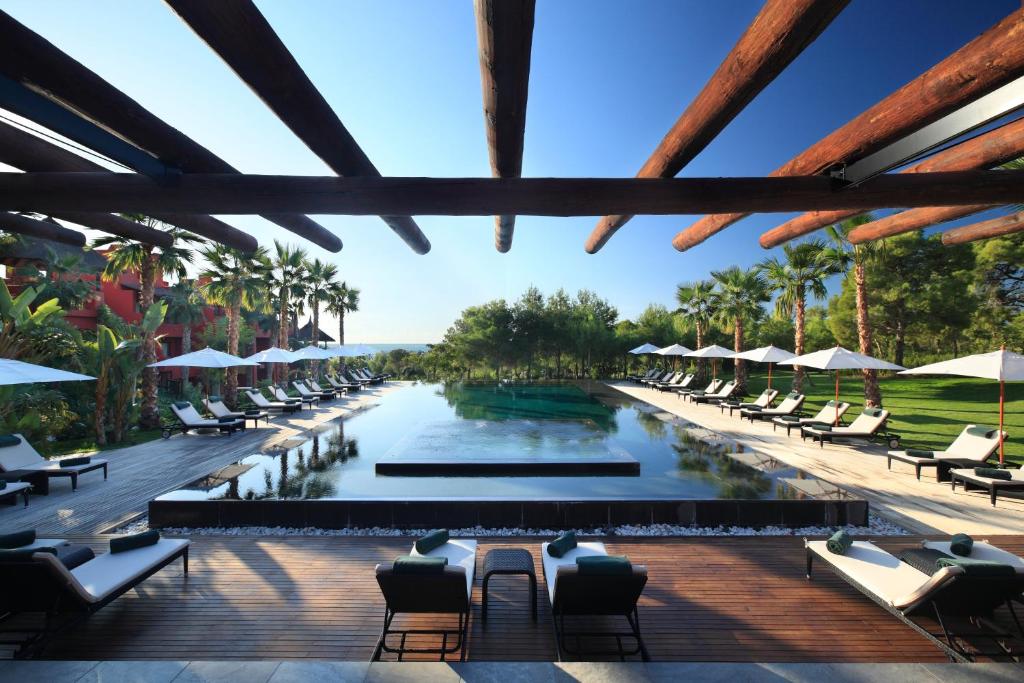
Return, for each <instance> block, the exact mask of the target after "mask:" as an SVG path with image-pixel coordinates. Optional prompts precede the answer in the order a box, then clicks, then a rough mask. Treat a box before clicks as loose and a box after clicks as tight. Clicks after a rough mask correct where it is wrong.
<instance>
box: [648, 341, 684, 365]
mask: <svg viewBox="0 0 1024 683" xmlns="http://www.w3.org/2000/svg"><path fill="white" fill-rule="evenodd" d="M654 353H656V354H657V355H659V356H675V361H674V363H675V367H677V368H678V367H679V356H685V355H686V354H688V353H690V349H688V348H686V347H685V346H683V345H682V344H672V345H670V346H666V347H665V348H663V349H658V350H657V351H655V352H654Z"/></svg>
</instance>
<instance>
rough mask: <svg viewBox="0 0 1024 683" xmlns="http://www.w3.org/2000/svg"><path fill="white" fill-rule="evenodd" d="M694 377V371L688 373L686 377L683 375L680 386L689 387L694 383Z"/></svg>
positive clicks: (681, 387) (682, 387)
mask: <svg viewBox="0 0 1024 683" xmlns="http://www.w3.org/2000/svg"><path fill="white" fill-rule="evenodd" d="M694 377H695V375H694V374H693V373H690V374H688V375H686V377H683V381H682V382H680V383H679V388H680V389H686V388H687V387H689V386H690V385H691V384H693V378H694Z"/></svg>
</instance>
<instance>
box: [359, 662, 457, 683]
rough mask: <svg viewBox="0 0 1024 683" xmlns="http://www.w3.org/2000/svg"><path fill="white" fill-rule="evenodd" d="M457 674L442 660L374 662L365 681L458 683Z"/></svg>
mask: <svg viewBox="0 0 1024 683" xmlns="http://www.w3.org/2000/svg"><path fill="white" fill-rule="evenodd" d="M459 680H460V678H459V674H457V673H456V672H455V670H454V669H453V668H452V665H451V664H448V663H444V662H374V663H373V664H371V665H370V670H369V673H368V674H367V676H366V683H427V682H429V683H458V682H459Z"/></svg>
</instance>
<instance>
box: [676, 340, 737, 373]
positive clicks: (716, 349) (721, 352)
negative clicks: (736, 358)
mask: <svg viewBox="0 0 1024 683" xmlns="http://www.w3.org/2000/svg"><path fill="white" fill-rule="evenodd" d="M732 354H733V352H732V351H730V350H729V349H727V348H725V347H724V346H719V345H718V344H712V345H711V346H705V347H704V348H703V349H697V350H696V351H690V352H689V353H684V354H683V355H684V356H687V357H689V358H710V359H711V379H715V377H716V376H717V370H716V368H715V359H716V358H732Z"/></svg>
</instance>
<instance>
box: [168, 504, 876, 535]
mask: <svg viewBox="0 0 1024 683" xmlns="http://www.w3.org/2000/svg"><path fill="white" fill-rule="evenodd" d="M647 524H675V525H682V526H699V527H717V526H742V527H755V528H758V527H765V526H782V527H789V528H799V527H807V526H837V525H845V524H851V525H854V526H867V524H868V502H867V501H866V500H843V501H834V500H675V501H673V500H668V501H666V500H653V501H643V500H629V501H625V500H606V501H595V500H587V501H565V502H550V501H490V500H454V501H433V500H432V501H391V500H389V501H380V500H266V501H249V500H200V501H196V500H153V501H150V503H149V525H150V527H152V528H157V529H159V528H164V527H193V528H197V527H246V526H270V527H294V528H305V527H315V528H321V529H342V528H348V527H355V528H360V527H361V528H366V527H387V528H398V529H429V528H461V527H476V526H481V527H484V528H502V527H509V528H522V529H566V528H607V527H614V526H622V525H647Z"/></svg>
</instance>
